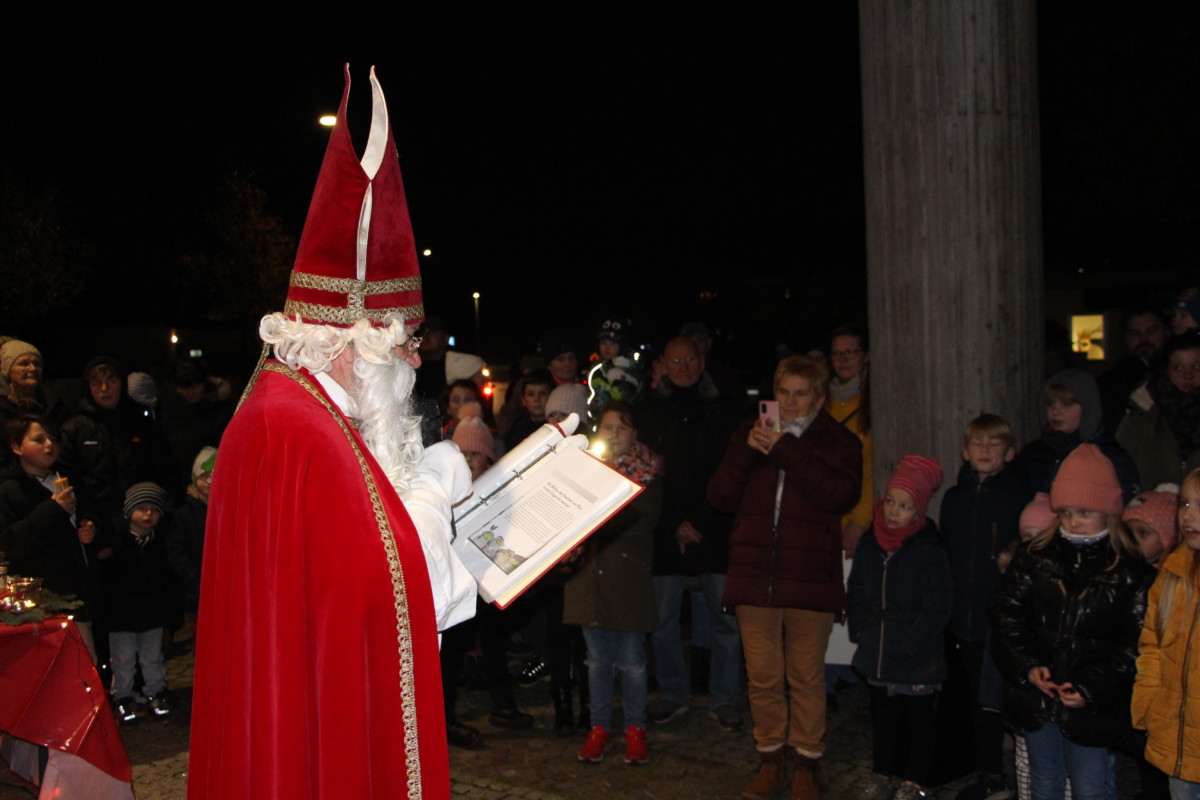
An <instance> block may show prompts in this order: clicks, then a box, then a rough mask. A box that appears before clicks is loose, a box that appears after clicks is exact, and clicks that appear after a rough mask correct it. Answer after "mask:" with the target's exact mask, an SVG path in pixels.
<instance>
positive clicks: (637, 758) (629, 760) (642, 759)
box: [625, 725, 650, 767]
mask: <svg viewBox="0 0 1200 800" xmlns="http://www.w3.org/2000/svg"><path fill="white" fill-rule="evenodd" d="M649 762H650V748H648V747H646V729H645V728H639V727H638V726H637V725H630V726H629V727H628V728H626V729H625V763H626V764H628V765H629V766H631V767H637V766H640V765H642V764H648V763H649Z"/></svg>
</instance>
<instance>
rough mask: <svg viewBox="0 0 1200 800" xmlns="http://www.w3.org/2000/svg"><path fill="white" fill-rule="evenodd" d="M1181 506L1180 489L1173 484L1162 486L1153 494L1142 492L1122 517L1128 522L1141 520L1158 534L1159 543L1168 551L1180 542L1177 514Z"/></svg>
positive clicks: (1130, 503)
mask: <svg viewBox="0 0 1200 800" xmlns="http://www.w3.org/2000/svg"><path fill="white" fill-rule="evenodd" d="M1178 506H1179V487H1178V486H1176V485H1175V484H1173V483H1164V484H1160V485H1159V486H1158V487H1156V488H1155V489H1154V491H1152V492H1142V493H1141V494H1139V495H1138V496H1137V497H1135V498H1133V499H1132V500H1130V501H1129V507H1128V508H1126V509H1125V513H1124V514H1122V515H1121V519H1123V520H1125V521H1126V522H1133V521H1134V520H1140V521H1142V522H1144V523H1146V524H1147V525H1149V526H1150V527H1151V528H1153V529H1154V532H1155V533H1157V534H1158V539H1159V541H1161V542H1162V545H1163V547H1165V548H1167V549H1168V550H1169V549H1170V548H1172V547H1174V546H1175V542H1177V541H1179V534H1178V533H1177V532H1176V529H1175V524H1176V512H1177V510H1178Z"/></svg>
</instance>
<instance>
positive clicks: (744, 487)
mask: <svg viewBox="0 0 1200 800" xmlns="http://www.w3.org/2000/svg"><path fill="white" fill-rule="evenodd" d="M828 384H829V373H828V371H827V370H826V369H825V367H824V365H822V364H820V363H818V362H816V361H814V360H813V359H811V358H807V357H805V356H791V357H789V358H785V359H784V360H783V361H781V362H780V363H779V366H778V367H777V368H776V370H775V381H774V393H775V400H776V402H778V404H779V408H778V415H777V416H776V415H775V414H774V409H773V408H772V407H769V406H768V407H766V408H764V409H762V411H763V412H765V413H763V414H762V415H761V416H760V417H759V418H757V419H754V420H751V421H749V422H746V423H745V424H744V425H742V427H741V428H739V429H738V431H737V432H736V433H734V434H733V437H732V439H731V440H730V443H729V447H728V449H727V450H726V451H725V457H724V459H723V460H722V462H721V466H720V467H719V468H718V469H717V471H716V473H715V474H714V475H713V477H712V480H711V481H710V482H709V485H708V497H709V501H710V502H711V503H712V504H713V506H714V507H716V508H717V509H718V510H720V511H725V512H728V513H736V514H737V520H736V522H735V524H734V530H733V536H732V538H731V540H730V551H729V572H728V574H727V576H726V579H725V597H724V605H725V606H726V607H727V608H729V607H732V608H734V610H735V613H736V614H737V619H738V625H739V626H740V628H741V633H742V648H743V651H744V655H745V658H746V673H747V676H748V678H749V697H750V713H751V716H752V717H753V718H754V739H755V744H756V747H757V749H758V753H759V758H760V765H759V771H758V774H757V775H756V776H755V777H754V779H753V780H752V781H750V783H749V784H747V785H746V787H745V788H744V789H743V791H742V796H743V797H746V798H765V797H770V796H772V795H773V794H775V793H776V792H778V791H781V790H782V789H784V788H786V787H787V786H788V784H789V782H790V783H791V784H792V796H793V797H802V798H816V797H818V790H817V783H818V781H817V768H818V765H819V763H820V759H821V757H822V756H823V755H824V754H825V663H824V662H825V645H826V640H827V639H828V637H829V631H830V629H831V628H832V627H833V619H834V616H835V615H836V614H838V613H839V612H841V611H842V610H843V609H844V608H845V599H846V597H845V590H844V587H843V583H842V569H841V565H842V526H841V518H842V515H843V514H845V513H846V512H847V511H848V510H849V509H850V508H851V507H853V505H854V503H855V502H856V501H857V500H858V495H859V490H860V488H861V480H862V449H861V445H860V443H859V441H858V438H857V437H856V436H854V434H852V433H850V432H849V431H847V430H846V429H845V428H844V427H842V426H841V425H839V424H838V423H837V422H836V421H835V420H834V419H833V418H832V417H830V416H829V415H828V414H827V413H826V412H825V411H823V410H822V409H823V407H824V405H825V396H826V392H827V387H828ZM776 420H778V426H776ZM785 681H786V686H785ZM788 761H791V763H792V765H793V767H794V770H789V768H788ZM789 772H791V773H792V775H791V777H789Z"/></svg>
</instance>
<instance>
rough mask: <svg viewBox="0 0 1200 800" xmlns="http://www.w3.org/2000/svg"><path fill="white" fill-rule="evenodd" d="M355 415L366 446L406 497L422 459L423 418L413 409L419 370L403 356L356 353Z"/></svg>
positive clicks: (399, 492)
mask: <svg viewBox="0 0 1200 800" xmlns="http://www.w3.org/2000/svg"><path fill="white" fill-rule="evenodd" d="M354 377H355V392H354V405H355V408H354V409H352V413H353V415H354V416H355V417H356V418H357V419H358V423H359V425H358V430H359V433H361V434H362V437H363V440H364V441H365V442H366V443H367V448H368V449H369V450H370V451H371V455H373V456H375V460H376V461H378V462H379V466H380V467H381V468H382V469H383V471H384V474H386V475H387V477H388V480H389V481H390V482H391V484H392V486H394V487H395V488H396V492H397V493H398V494H399V495H400V497H401V499H403V498H405V497H407V495H408V490H409V487H410V485H411V481H412V479H413V478H414V477H415V475H416V465H417V463H418V462H419V461H420V460H421V456H422V454H423V453H424V448H423V447H422V446H421V418H420V417H418V416H414V415H413V412H412V389H413V385H414V384H415V383H416V379H417V373H416V370H414V369H413V368H412V367H411V366H410V365H409V364H407V363H406V362H404V361H401V360H400V359H392V360H391V362H390V363H386V364H378V363H372V362H371V361H368V360H366V359H364V358H362V357H361V356H360V355H358V353H357V352H356V353H355V356H354Z"/></svg>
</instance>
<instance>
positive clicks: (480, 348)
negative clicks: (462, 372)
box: [471, 292, 483, 357]
mask: <svg viewBox="0 0 1200 800" xmlns="http://www.w3.org/2000/svg"><path fill="white" fill-rule="evenodd" d="M471 297H473V298H474V299H475V355H477V356H480V357H482V356H483V345H482V344H481V342H482V341H483V334H482V333H481V332H480V330H479V292H474V293H473V294H472V295H471Z"/></svg>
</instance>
